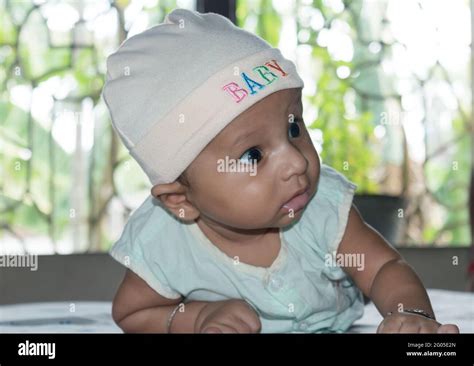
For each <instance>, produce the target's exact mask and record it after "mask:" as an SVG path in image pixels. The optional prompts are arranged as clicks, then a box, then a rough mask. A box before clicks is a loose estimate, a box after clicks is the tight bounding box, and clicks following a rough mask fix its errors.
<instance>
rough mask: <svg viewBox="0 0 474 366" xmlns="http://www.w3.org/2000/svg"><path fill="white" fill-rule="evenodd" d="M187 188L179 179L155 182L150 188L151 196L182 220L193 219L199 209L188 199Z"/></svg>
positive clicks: (197, 215)
mask: <svg viewBox="0 0 474 366" xmlns="http://www.w3.org/2000/svg"><path fill="white" fill-rule="evenodd" d="M187 193H188V188H187V186H185V185H184V184H182V183H181V182H180V181H178V180H176V181H174V182H172V183H166V184H157V185H155V186H154V187H153V188H152V189H151V194H152V196H153V197H155V198H157V199H159V200H160V201H161V202H162V203H163V205H164V206H166V208H167V209H168V210H169V211H170V212H172V213H173V214H174V215H175V216H176V218H178V219H179V220H183V221H194V220H196V219H197V218H198V217H199V211H198V210H197V208H196V207H194V205H193V204H192V203H191V202H190V201H189V200H188V195H187Z"/></svg>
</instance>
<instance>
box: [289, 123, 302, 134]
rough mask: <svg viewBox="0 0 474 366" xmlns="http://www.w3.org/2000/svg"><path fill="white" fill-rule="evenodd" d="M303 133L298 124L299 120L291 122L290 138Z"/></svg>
mask: <svg viewBox="0 0 474 366" xmlns="http://www.w3.org/2000/svg"><path fill="white" fill-rule="evenodd" d="M299 135H301V129H300V126H299V125H298V121H294V122H291V123H290V125H289V126H288V136H289V137H290V138H296V137H298V136H299Z"/></svg>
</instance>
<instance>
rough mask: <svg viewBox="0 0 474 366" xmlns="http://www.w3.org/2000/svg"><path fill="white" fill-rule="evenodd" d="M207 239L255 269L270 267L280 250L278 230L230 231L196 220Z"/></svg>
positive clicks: (228, 254)
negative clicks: (255, 267)
mask: <svg viewBox="0 0 474 366" xmlns="http://www.w3.org/2000/svg"><path fill="white" fill-rule="evenodd" d="M196 223H197V225H198V226H199V228H200V229H201V231H202V232H203V233H204V234H205V235H206V236H207V238H208V239H209V240H210V241H211V243H212V244H214V245H215V246H216V247H217V248H219V249H220V250H221V251H222V252H224V253H225V254H227V256H229V257H230V258H236V257H238V258H239V262H242V263H246V264H250V265H253V266H257V267H265V268H267V267H270V266H271V265H272V263H273V262H274V261H275V259H276V258H277V256H278V253H279V252H280V248H281V242H280V230H279V229H278V228H267V229H261V230H235V231H234V230H232V229H230V228H226V227H218V228H216V227H215V226H212V225H208V224H207V222H205V221H204V220H199V219H198V220H196Z"/></svg>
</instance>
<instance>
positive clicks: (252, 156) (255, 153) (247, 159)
mask: <svg viewBox="0 0 474 366" xmlns="http://www.w3.org/2000/svg"><path fill="white" fill-rule="evenodd" d="M239 160H242V161H243V162H244V163H246V164H252V163H253V160H256V161H257V163H258V162H259V161H260V160H262V152H261V151H260V150H259V149H257V148H256V147H251V148H250V149H248V150H247V151H246V152H244V153H243V154H242V156H241V157H240V158H239Z"/></svg>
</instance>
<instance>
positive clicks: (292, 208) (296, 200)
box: [282, 187, 310, 213]
mask: <svg viewBox="0 0 474 366" xmlns="http://www.w3.org/2000/svg"><path fill="white" fill-rule="evenodd" d="M308 190H309V187H306V188H305V189H304V191H303V192H301V193H300V192H297V193H296V194H295V195H294V196H293V197H292V198H291V199H290V200H289V201H288V202H286V203H285V204H284V205H283V206H282V208H283V209H285V210H287V211H288V212H293V213H294V212H296V211H299V210H301V209H302V208H303V207H304V206H306V204H307V203H308V202H309V199H310V196H309V192H308Z"/></svg>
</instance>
